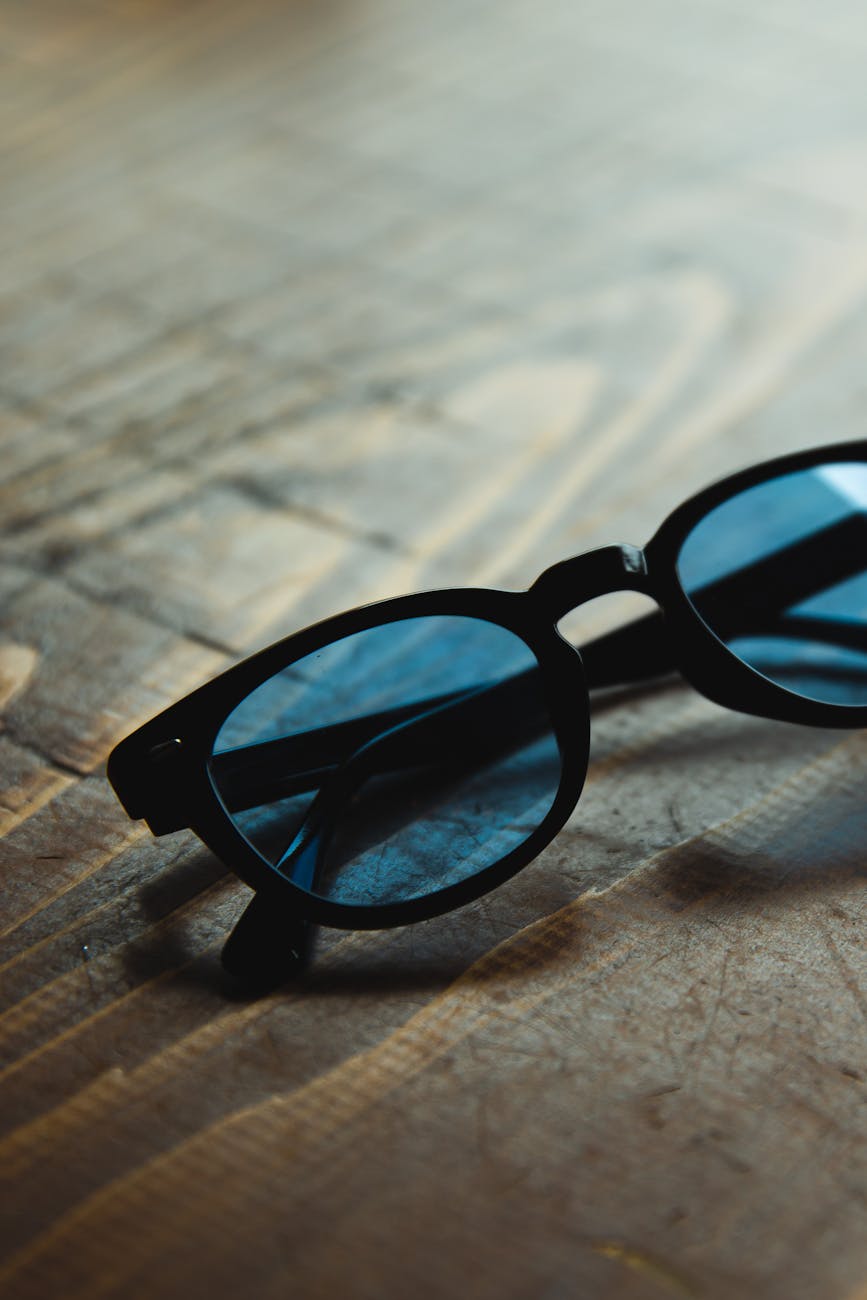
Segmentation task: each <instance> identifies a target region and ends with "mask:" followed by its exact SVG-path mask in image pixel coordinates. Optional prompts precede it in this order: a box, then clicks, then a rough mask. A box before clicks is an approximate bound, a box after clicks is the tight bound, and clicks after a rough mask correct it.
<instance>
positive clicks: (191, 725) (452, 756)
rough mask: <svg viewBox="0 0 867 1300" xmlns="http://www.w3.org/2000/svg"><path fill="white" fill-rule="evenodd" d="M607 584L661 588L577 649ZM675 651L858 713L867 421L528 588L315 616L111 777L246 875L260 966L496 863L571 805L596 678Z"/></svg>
mask: <svg viewBox="0 0 867 1300" xmlns="http://www.w3.org/2000/svg"><path fill="white" fill-rule="evenodd" d="M615 591H637V592H642V593H644V594H646V595H648V596H650V597H652V598H653V599H654V600H655V601H656V602H657V604H658V605H659V606H660V609H659V611H654V612H653V613H651V614H649V615H646V616H645V617H642V618H639V619H637V620H636V621H634V622H632V623H630V624H629V625H628V626H626V627H623V628H621V629H619V630H617V631H615V632H611V633H609V634H608V635H606V636H602V637H600V638H598V639H596V640H595V641H592V642H590V643H588V644H586V645H583V646H581V647H580V648H576V647H575V646H573V645H570V644H569V643H568V642H567V641H566V640H565V639H564V638H563V637H562V636H561V635H560V633H559V631H558V627H557V625H558V622H559V621H560V620H561V619H563V618H564V617H565V616H566V615H567V614H568V613H569V612H570V611H572V610H574V609H575V608H576V607H577V606H579V605H581V604H583V603H584V602H585V601H589V600H592V599H593V598H595V597H597V596H601V595H605V594H608V593H610V592H615ZM673 671H680V672H681V673H682V674H683V676H684V677H685V678H686V679H687V680H688V681H689V682H691V683H692V685H693V686H694V687H695V688H696V689H697V690H699V691H701V692H702V693H703V694H704V695H705V696H707V697H708V698H709V699H711V700H715V701H716V702H717V703H719V704H723V705H727V706H729V707H730V708H733V709H739V710H741V711H742V712H744V713H754V714H759V715H761V716H764V717H767V718H778V719H783V720H786V721H790V722H799V723H809V724H813V725H816V726H824V727H861V726H865V725H867V441H860V442H853V443H845V444H841V445H838V446H834V447H825V448H821V449H814V450H811V451H807V452H803V453H800V454H796V455H790V456H786V457H783V458H781V459H778V460H774V461H771V462H769V463H767V464H764V465H760V466H758V467H756V468H753V469H749V470H746V471H745V472H743V473H740V474H736V475H734V476H733V477H731V478H728V479H725V480H724V481H723V482H721V483H718V484H715V485H714V486H713V487H710V488H708V489H706V490H705V491H704V492H702V493H700V494H699V495H698V496H696V497H693V498H692V499H691V500H689V501H687V502H686V503H685V504H683V505H682V506H680V507H679V508H678V509H677V510H675V511H674V513H673V514H672V515H670V516H669V517H668V519H667V520H666V521H665V523H664V524H663V525H662V527H661V528H660V529H659V531H658V532H657V533H656V535H655V536H654V537H653V539H652V540H651V541H650V542H649V544H648V545H647V546H646V547H645V548H644V550H643V551H642V550H639V549H638V548H637V547H634V546H626V545H620V546H606V547H603V548H602V549H601V550H596V551H591V552H590V553H588V554H586V555H581V556H577V557H576V558H574V559H568V560H564V561H563V562H562V563H560V564H556V565H554V566H553V567H552V568H550V569H547V570H546V571H545V572H544V573H543V574H542V575H541V577H539V578H538V579H537V580H536V582H534V584H533V586H532V587H531V588H530V589H529V591H522V592H506V591H490V590H479V589H465V590H464V589H459V590H454V591H433V592H425V593H423V594H419V595H414V596H403V597H399V598H397V599H393V600H386V601H382V602H380V603H378V604H375V605H368V606H366V607H364V608H361V609H353V610H350V611H349V612H347V613H344V614H338V615H336V616H335V617H333V618H329V619H326V620H325V621H324V622H321V623H317V624H316V625H315V626H314V627H310V628H306V629H305V630H304V631H303V632H298V633H297V634H296V635H294V636H290V637H287V638H285V639H284V640H282V641H278V642H277V643H276V644H275V645H272V646H269V647H268V648H267V649H266V650H262V651H260V652H259V653H258V654H256V655H253V656H252V657H251V658H249V659H246V660H244V661H243V663H240V664H238V665H236V667H234V668H230V669H229V670H228V671H227V672H225V673H222V674H221V675H220V676H219V677H216V678H214V680H213V681H210V682H208V683H207V684H206V685H205V686H202V687H200V688H199V689H198V690H196V691H194V692H193V693H192V694H191V695H188V696H187V697H186V698H185V699H183V700H181V701H179V702H178V703H177V704H174V705H172V706H171V708H169V709H166V710H165V711H164V712H163V713H161V714H159V715H158V717H156V718H154V719H153V720H152V721H151V722H148V723H146V724H145V725H144V726H143V727H140V728H139V729H138V730H137V731H135V732H134V733H133V734H132V735H130V736H128V737H127V738H126V739H125V740H123V741H122V742H121V743H120V744H119V745H118V746H117V747H116V748H115V750H114V751H113V753H112V754H111V756H110V758H109V761H108V775H109V779H110V780H111V783H112V785H113V786H114V789H115V791H116V792H117V794H118V797H119V798H120V800H121V802H122V803H123V805H124V807H125V809H126V810H127V812H128V813H129V815H130V816H131V817H137V818H138V817H143V818H145V820H146V821H147V823H148V825H149V826H150V828H151V830H152V831H153V832H154V833H155V834H157V835H162V834H165V833H167V832H169V831H174V830H179V829H181V828H182V827H185V826H189V827H192V829H193V830H194V831H195V833H196V834H197V835H198V836H199V837H200V838H201V839H202V840H203V841H204V842H205V843H206V844H207V845H208V846H209V848H211V849H212V850H213V852H214V853H216V854H217V855H218V857H220V858H221V859H222V860H223V861H224V862H225V863H226V864H227V865H228V866H230V867H231V868H232V869H233V870H234V871H236V872H237V874H238V875H239V876H241V877H242V878H243V879H244V880H245V881H246V882H247V883H248V884H249V885H251V886H252V887H253V889H254V890H256V891H257V892H256V895H255V897H254V898H253V900H252V901H251V903H250V904H249V906H248V908H247V910H246V911H245V913H244V915H243V916H242V917H241V919H240V921H239V922H238V924H237V926H236V927H235V930H234V931H233V932H232V935H231V937H230V938H229V940H228V942H227V944H226V946H225V948H224V951H223V962H224V965H225V966H226V967H227V968H228V969H229V970H230V971H232V972H233V973H235V974H238V975H242V976H245V977H248V978H254V979H259V980H274V979H279V978H282V977H284V976H285V975H287V974H289V973H290V972H291V971H292V970H294V969H296V968H298V967H299V966H300V964H301V963H302V962H303V960H304V958H305V955H306V952H307V942H308V941H307V936H308V928H309V924H310V923H311V922H313V923H320V924H324V925H332V926H340V927H345V928H352V929H356V928H365V929H376V928H379V927H386V926H394V925H402V924H405V923H407V922H411V921H420V920H423V919H425V918H426V917H431V916H435V915H437V914H439V913H441V912H446V911H448V910H449V909H451V908H454V907H458V906H460V905H461V904H462V903H466V902H469V901H470V900H471V899H474V898H477V897H479V895H481V894H484V893H486V892H487V891H488V890H490V889H493V888H494V886H496V885H499V884H500V883H502V882H503V881H504V880H507V879H508V878H509V877H510V876H512V875H513V874H514V873H515V872H516V871H518V870H519V869H520V868H521V867H523V866H525V865H526V864H527V863H528V862H529V861H530V860H531V859H532V858H534V857H535V856H536V855H537V854H538V853H539V852H540V851H541V850H542V849H543V848H544V847H545V845H546V844H548V843H549V842H550V841H551V840H552V839H553V837H554V836H555V835H556V834H557V832H558V831H559V830H560V828H561V827H562V826H563V824H564V823H565V821H566V820H567V818H568V817H569V815H570V813H571V812H572V810H573V808H574V807H575V804H576V802H577V800H578V797H579V795H580V793H581V788H582V785H583V783H584V778H585V774H586V770H587V761H588V753H589V740H590V722H589V719H590V709H589V698H588V691H589V690H590V689H594V688H597V687H607V686H616V685H624V684H628V683H635V682H640V681H644V680H647V679H651V678H653V677H658V676H661V675H664V674H667V673H670V672H673Z"/></svg>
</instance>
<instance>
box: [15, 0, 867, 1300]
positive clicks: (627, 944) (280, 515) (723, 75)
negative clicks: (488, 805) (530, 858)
mask: <svg viewBox="0 0 867 1300" xmlns="http://www.w3.org/2000/svg"><path fill="white" fill-rule="evenodd" d="M865 59H867V16H865V11H864V8H863V5H859V4H857V3H855V2H854V0H829V3H826V4H824V5H821V6H816V5H814V4H810V3H807V0H769V3H766V4H763V5H761V6H756V5H754V4H749V3H746V0H689V2H688V0H644V2H643V3H639V0H604V2H601V0H578V3H574V2H571V0H570V2H567V0H536V2H535V3H532V4H531V3H528V2H527V0H524V2H523V3H521V2H519V0H498V2H497V3H494V2H493V0H464V3H455V2H454V0H446V3H441V4H435V5H425V4H422V3H420V0H403V2H402V3H397V0H358V3H355V4H353V3H349V0H330V2H328V3H321V4H316V3H307V4H303V3H296V4H290V3H286V0H279V2H278V0H250V2H249V3H247V4H237V3H228V2H227V0H185V3H180V2H179V0H175V2H172V0H88V2H85V0H2V2H0V105H2V108H0V114H2V131H0V211H2V221H0V406H2V416H0V418H2V425H0V429H2V432H0V479H2V487H0V525H2V542H0V592H2V600H0V699H2V701H3V714H2V728H0V764H2V769H0V770H2V779H3V780H2V784H3V793H2V799H0V830H2V834H3V839H2V853H3V869H2V879H0V897H2V913H0V935H2V937H0V992H2V1014H0V1050H2V1074H0V1128H2V1136H0V1178H2V1180H3V1187H2V1191H0V1219H2V1243H3V1263H2V1265H0V1293H2V1295H3V1296H4V1297H6V1296H8V1297H10V1300H31V1298H34V1300H48V1298H51V1300H53V1298H54V1297H63V1300H73V1298H74V1297H81V1300H85V1298H86V1300H96V1298H97V1297H124V1298H125V1300H133V1298H136V1297H141V1298H144V1297H155V1296H159V1297H169V1298H174V1297H196V1298H198V1297H204V1296H208V1297H217V1298H218V1300H223V1298H224V1297H236V1296H242V1295H243V1296H254V1297H273V1298H274V1300H283V1298H284V1297H287V1296H299V1297H305V1298H306V1297H323V1298H328V1300H331V1298H333V1297H351V1298H352V1300H356V1298H358V1300H392V1297H401V1298H403V1297H406V1296H416V1297H424V1298H426V1297H432V1298H433V1297H463V1296H467V1297H474V1298H475V1297H479V1298H484V1300H487V1298H488V1297H490V1300H495V1298H496V1300H506V1298H515V1300H524V1298H527V1300H574V1298H575V1297H580V1298H581V1300H584V1298H585V1297H593V1298H595V1297H602V1296H606V1297H607V1296H611V1297H618V1298H619V1297H625V1298H627V1300H637V1298H641V1300H643V1298H644V1297H647V1300H654V1297H664V1296H688V1297H711V1298H714V1297H725V1298H728V1297H744V1296H749V1297H759V1298H761V1300H817V1298H822V1300H825V1298H829V1300H838V1298H839V1300H856V1297H858V1296H865V1295H867V1289H863V1288H867V1231H865V1207H867V1148H865V1132H867V1045H865V1019H867V987H865V979H867V963H865V958H864V945H863V934H864V856H865V855H864V845H865V843H867V811H865V806H864V805H865V799H864V789H865V779H867V745H865V742H864V740H863V739H862V737H860V736H857V735H856V736H849V737H847V736H845V735H831V734H828V733H822V732H814V731H806V730H802V729H797V728H792V727H786V726H783V725H778V724H773V723H767V722H762V721H759V720H755V719H748V718H744V717H739V716H735V715H731V714H727V713H724V712H723V711H722V710H720V709H717V708H715V707H714V706H712V705H710V704H708V703H706V702H704V701H702V700H700V699H698V698H696V697H695V696H694V695H693V694H692V693H691V692H690V691H689V690H687V689H686V688H685V687H680V686H677V685H673V686H670V687H666V688H664V689H662V690H656V691H654V692H650V693H648V694H647V695H645V696H641V697H637V698H634V699H632V700H629V701H625V702H621V703H620V704H615V705H610V706H608V707H606V708H604V709H600V710H599V712H598V713H597V715H596V717H595V719H594V762H593V767H592V771H591V777H590V781H589V784H588V787H587V790H586V793H585V796H584V799H583V800H582V803H581V805H580V808H579V811H578V812H577V813H576V815H575V817H574V818H573V820H572V822H571V823H570V825H569V827H567V829H566V830H565V831H564V832H563V834H562V835H561V836H560V837H559V838H558V840H557V841H556V843H555V844H554V845H552V846H551V848H550V849H549V850H548V851H547V852H546V853H545V854H544V855H543V856H542V858H541V859H540V860H538V861H537V862H536V863H535V864H533V866H531V867H530V868H528V869H527V870H526V871H524V872H523V873H521V874H520V875H519V877H518V878H516V879H515V880H514V881H513V882H512V883H511V884H510V885H508V886H506V887H505V888H503V889H501V890H500V891H498V892H496V893H495V894H492V895H490V896H489V897H488V898H486V899H483V900H482V901H480V902H479V903H477V904H475V905H473V906H470V907H467V908H466V909H464V910H463V911H461V912H460V913H457V914H454V915H452V916H449V917H445V918H441V919H440V920H437V921H433V922H430V923H428V924H426V925H423V926H418V927H414V928H412V929H411V930H406V931H397V932H390V933H387V934H357V935H356V934H352V935H345V934H344V935H341V934H336V933H333V932H322V933H321V935H320V937H319V942H318V956H317V963H316V965H315V967H314V969H313V970H312V971H311V973H310V974H309V976H307V977H306V979H305V981H304V983H303V985H301V986H300V987H299V986H294V987H287V988H285V989H283V990H279V991H277V992H275V993H274V994H272V995H270V996H268V997H265V998H262V999H258V1000H248V1001H244V1000H243V999H239V998H238V997H237V996H235V997H233V996H231V995H230V994H229V993H228V992H227V990H226V988H225V986H224V984H223V982H222V978H221V973H220V968H219V962H218V953H219V949H220V946H221V943H222V940H223V938H224V936H225V933H226V931H227V930H228V928H229V926H230V925H231V923H232V921H233V920H234V918H235V916H236V915H237V914H238V913H239V911H240V910H241V908H242V906H243V901H244V894H245V891H244V889H243V888H242V887H241V886H240V885H239V884H238V883H237V882H236V881H235V880H234V878H233V877H228V876H227V875H226V874H225V872H224V871H223V869H222V868H221V866H220V865H219V864H218V863H216V862H215V861H214V860H213V859H212V858H211V857H210V856H209V855H208V854H207V853H206V852H205V851H204V850H203V849H202V848H201V846H200V845H198V843H197V842H196V841H195V840H194V839H193V838H192V837H191V836H190V835H188V834H181V835H176V836H172V837H168V838H166V839H164V840H159V841H156V840H153V839H152V838H151V837H150V836H149V835H148V834H146V833H144V832H143V830H142V827H141V826H140V825H137V824H133V823H130V822H128V821H127V820H126V818H125V817H124V815H123V814H122V812H121V810H120V808H119V807H118V806H117V805H116V803H115V801H114V799H113V797H112V795H111V792H110V791H109V789H108V788H107V785H106V782H105V780H104V777H103V774H102V769H103V763H104V759H105V756H106V754H107V752H108V750H109V748H110V747H111V745H112V744H113V743H114V742H115V741H116V740H117V739H119V738H120V737H121V736H122V735H124V734H125V733H126V732H127V731H128V730H130V729H131V728H132V727H133V726H134V725H136V724H137V723H138V722H140V721H142V720H144V719H145V718H146V717H147V716H149V715H150V714H151V713H153V712H154V711H156V710H157V709H158V708H160V707H161V706H163V705H165V704H168V703H169V702H171V701H172V700H173V699H175V698H176V697H177V696H178V695H180V694H181V693H183V692H184V691H185V690H187V689H189V688H191V687H192V686H194V685H195V684H197V683H198V682H200V681H201V680H203V679H205V678H206V677H208V676H209V675H211V674H212V673H213V672H215V671H216V670H218V669H219V668H220V667H222V666H223V665H225V664H227V663H228V662H230V661H231V660H232V659H233V658H234V657H236V656H238V655H240V654H241V653H244V652H246V651H248V650H251V649H253V648H255V647H257V646H259V645H262V644H264V643H265V642H267V641H269V640H271V639H274V638H276V637H277V636H279V635H282V634H284V633H286V632H288V631H290V630H293V629H294V628H296V627H298V626H301V625H303V624H304V623H306V622H309V621H310V620H311V619H313V618H315V617H318V616H320V615H324V614H327V613H331V612H333V611H336V610H338V609H340V608H341V607H344V606H346V605H348V604H355V603H358V602H360V601H362V600H367V599H371V598H376V597H380V596H385V595H389V594H394V593H397V592H399V591H404V590H411V589H414V588H418V587H430V586H438V585H448V584H452V583H457V584H465V583H470V582H484V583H489V584H503V585H519V586H523V585H526V584H527V583H528V582H530V581H531V580H532V579H533V578H534V577H535V575H536V574H537V573H538V572H539V571H540V570H541V569H542V568H543V567H544V566H545V565H546V564H548V563H551V562H552V561H554V560H556V559H559V558H562V557H563V556H565V555H568V554H570V553H573V552H576V551H579V550H582V549H585V548H587V547H589V546H591V545H595V544H598V543H604V542H610V541H632V542H636V543H641V542H642V541H644V540H645V539H646V537H647V536H648V535H649V534H650V532H651V531H652V530H653V528H654V527H655V525H656V523H657V522H658V521H659V520H660V519H661V518H662V516H663V515H664V514H665V513H666V512H667V510H668V509H670V508H671V507H672V506H674V505H675V504H676V503H677V502H678V501H679V500H680V499H681V498H682V497H683V496H685V495H686V494H688V493H689V492H691V491H692V490H694V489H697V488H699V487H701V486H703V485H704V483H705V482H707V481H708V480H709V479H711V478H713V477H714V476H716V475H718V474H720V473H722V472H725V471H728V470H730V469H734V468H736V467H739V466H741V465H743V464H747V463H749V462H751V461H754V460H757V459H760V458H762V457H764V456H767V455H771V454H774V453H776V452H779V451H783V450H787V449H790V448H796V447H800V446H806V445H809V444H811V443H815V442H821V441H835V440H838V439H841V438H844V437H846V438H848V437H856V436H860V435H861V434H863V433H864V432H865V430H867V411H865V401H864V398H865V390H867V378H865V356H867V134H865V128H867V98H865V76H864V65H865ZM594 617H595V611H593V610H588V611H586V612H585V614H583V615H582V618H584V619H586V620H589V619H590V618H594Z"/></svg>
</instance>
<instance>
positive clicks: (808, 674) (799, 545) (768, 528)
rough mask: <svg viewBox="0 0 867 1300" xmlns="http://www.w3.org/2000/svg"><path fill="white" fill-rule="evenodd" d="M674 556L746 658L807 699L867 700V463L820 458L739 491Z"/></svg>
mask: <svg viewBox="0 0 867 1300" xmlns="http://www.w3.org/2000/svg"><path fill="white" fill-rule="evenodd" d="M677 567H678V573H679V577H680V581H681V584H682V586H683V588H684V590H685V591H686V593H687V595H688V596H689V598H690V601H691V602H692V604H693V606H694V607H695V609H696V610H697V612H698V613H699V614H700V615H701V617H702V619H703V620H704V622H705V623H706V624H707V625H708V627H710V628H711V630H712V631H713V632H715V633H716V635H717V636H718V637H720V638H721V639H722V640H723V641H724V642H725V643H726V644H727V645H728V647H729V649H730V650H731V651H732V652H733V653H734V654H736V655H737V657H738V658H739V659H741V660H742V661H743V662H744V663H746V664H748V665H749V666H750V667H751V668H755V669H756V670H757V671H758V672H760V673H762V674H763V675H764V676H765V677H768V678H770V680H771V681H773V682H776V683H777V684H778V685H780V686H784V687H786V688H787V689H788V690H790V691H793V692H795V693H796V694H798V695H801V696H804V697H807V698H809V699H812V700H817V701H821V702H822V703H827V704H840V705H867V464H860V463H857V462H855V463H849V462H840V463H829V464H827V465H817V466H815V467H814V468H812V469H806V470H800V471H797V472H795V473H792V474H785V475H783V476H781V477H780V478H776V479H772V480H770V481H769V482H766V483H760V484H758V485H757V486H756V487H752V488H749V489H747V490H746V491H745V492H742V493H740V494H739V495H738V496H735V497H731V498H730V499H729V500H728V501H725V502H723V503H722V505H719V506H717V507H716V508H715V509H714V510H712V511H711V512H710V513H709V514H707V515H706V516H705V517H704V519H702V521H701V522H700V523H699V524H698V525H697V526H696V527H695V528H694V529H693V531H692V532H691V533H690V534H689V536H688V537H687V539H686V541H685V542H684V544H683V547H682V549H681V551H680V555H679V557H678V562H677Z"/></svg>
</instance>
